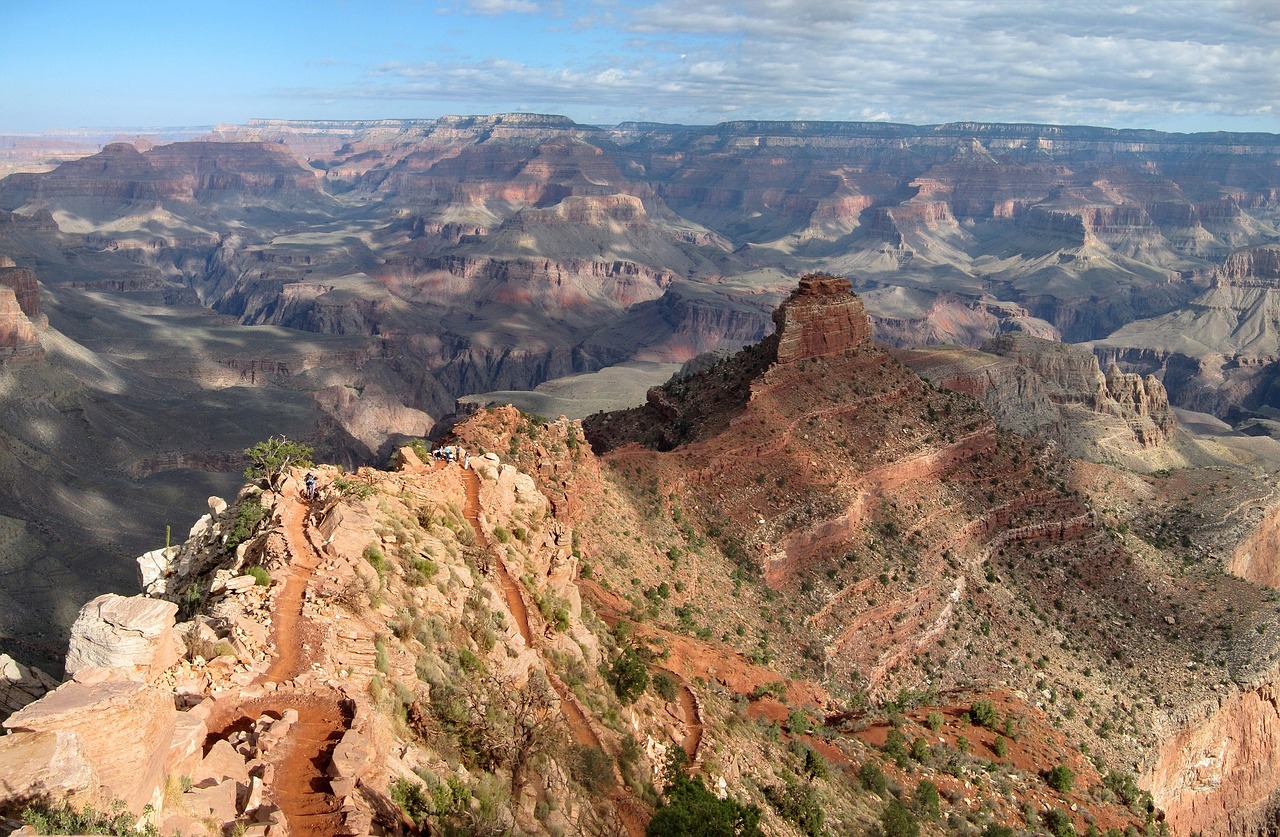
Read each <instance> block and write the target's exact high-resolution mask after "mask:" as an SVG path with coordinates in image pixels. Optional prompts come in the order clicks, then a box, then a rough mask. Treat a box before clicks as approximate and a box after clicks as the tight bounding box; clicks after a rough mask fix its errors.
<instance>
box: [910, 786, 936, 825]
mask: <svg viewBox="0 0 1280 837" xmlns="http://www.w3.org/2000/svg"><path fill="white" fill-rule="evenodd" d="M915 801H916V807H917V808H919V809H920V813H922V814H924V815H925V816H926V817H928V818H929V819H931V820H936V819H938V817H940V816H941V815H942V798H941V797H940V796H939V795H938V786H937V785H935V784H934V783H933V782H930V781H929V780H928V779H921V780H920V784H918V785H916V793H915Z"/></svg>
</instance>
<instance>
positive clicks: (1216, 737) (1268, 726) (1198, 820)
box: [1143, 677, 1280, 835]
mask: <svg viewBox="0 0 1280 837" xmlns="http://www.w3.org/2000/svg"><path fill="white" fill-rule="evenodd" d="M1278 701H1280V691H1278V690H1277V684H1276V683H1275V682H1274V677H1273V679H1272V680H1271V681H1269V682H1266V683H1264V684H1262V685H1260V686H1256V687H1254V688H1248V689H1243V690H1239V689H1230V690H1228V692H1227V694H1226V695H1224V696H1222V697H1221V698H1220V699H1219V700H1218V702H1217V705H1216V706H1210V707H1208V708H1207V710H1206V714H1207V715H1208V717H1207V719H1206V720H1204V721H1203V722H1198V723H1196V722H1193V723H1190V724H1188V725H1187V726H1185V727H1183V728H1181V729H1177V728H1175V729H1171V730H1168V731H1167V735H1168V738H1167V739H1166V741H1165V743H1164V744H1163V745H1162V747H1161V748H1160V751H1159V756H1158V758H1157V760H1156V761H1155V763H1154V764H1153V765H1152V766H1151V768H1150V769H1149V770H1148V771H1147V772H1146V774H1145V775H1144V776H1143V787H1147V788H1149V789H1150V790H1151V795H1152V798H1153V799H1154V801H1155V803H1156V804H1157V805H1158V806H1160V808H1162V809H1163V810H1164V812H1165V815H1166V818H1167V821H1168V823H1169V826H1170V828H1171V830H1172V832H1173V833H1174V834H1195V833H1199V834H1205V835H1225V834H1257V833H1262V832H1264V831H1265V830H1266V829H1267V828H1268V827H1269V825H1268V824H1269V823H1272V822H1274V820H1275V817H1276V815H1277V813H1278V812H1280V796H1278V795H1277V791H1276V783H1275V776H1276V773H1277V771H1280V711H1277V702H1278Z"/></svg>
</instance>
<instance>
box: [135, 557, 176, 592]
mask: <svg viewBox="0 0 1280 837" xmlns="http://www.w3.org/2000/svg"><path fill="white" fill-rule="evenodd" d="M177 554H178V548H177V547H176V546H171V547H168V548H161V549H153V550H151V551H150V552H144V553H142V554H141V555H139V556H138V557H137V559H136V561H137V564H138V587H139V588H141V589H142V591H143V592H145V593H147V594H148V595H153V596H157V595H160V594H162V593H164V592H165V591H166V590H167V588H168V578H169V576H171V575H173V564H174V559H175V558H176V557H177Z"/></svg>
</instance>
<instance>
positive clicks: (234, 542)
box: [223, 499, 267, 553]
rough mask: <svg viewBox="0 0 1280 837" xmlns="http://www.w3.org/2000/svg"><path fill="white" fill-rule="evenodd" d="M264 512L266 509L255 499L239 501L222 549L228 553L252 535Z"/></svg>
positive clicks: (264, 514)
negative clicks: (233, 520)
mask: <svg viewBox="0 0 1280 837" xmlns="http://www.w3.org/2000/svg"><path fill="white" fill-rule="evenodd" d="M266 513H267V510H266V509H265V508H263V507H262V504H261V503H259V502H258V501H257V500H253V499H249V500H245V501H244V502H243V503H241V504H240V505H239V507H237V508H236V519H235V522H234V523H233V524H231V531H230V532H229V533H227V545H226V546H225V547H223V549H224V550H225V551H226V552H228V553H231V552H235V550H236V547H237V546H239V545H240V544H242V543H244V542H245V541H247V540H249V538H251V537H253V533H254V531H255V530H256V529H257V528H258V524H259V523H261V522H262V518H263V517H264V516H266Z"/></svg>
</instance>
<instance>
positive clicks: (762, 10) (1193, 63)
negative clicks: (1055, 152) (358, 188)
mask: <svg viewBox="0 0 1280 837" xmlns="http://www.w3.org/2000/svg"><path fill="white" fill-rule="evenodd" d="M470 7H471V8H472V9H473V10H474V11H476V12H484V13H492V14H497V13H500V12H510V11H532V10H534V9H536V4H535V3H533V2H532V1H531V0H470ZM1273 7H1274V4H1272V3H1269V2H1262V0H1216V2H1202V0H1167V2H1164V3H1161V4H1158V5H1157V4H1152V5H1150V6H1147V5H1143V6H1126V7H1124V8H1121V9H1114V8H1112V7H1111V6H1110V5H1109V4H1108V3H1107V2H1100V0H1077V2H1073V3H1071V4H1062V3H1060V2H1057V0H1030V1H1028V2H1018V3H1011V2H1003V0H902V2H896V3H884V2H875V3H870V2H868V3H864V2H839V1H838V0H836V1H835V2H833V0H741V1H740V2H727V1H725V0H721V1H720V2H711V3H704V4H698V5H697V6H696V7H695V6H693V4H689V3H686V2H683V0H657V1H656V2H650V3H641V4H639V5H636V6H634V7H625V6H621V5H607V6H595V7H593V8H591V9H590V10H589V11H588V12H586V13H583V14H581V15H580V16H579V17H578V18H577V21H578V26H579V29H580V30H581V31H582V32H583V37H584V38H586V37H588V36H589V37H591V38H594V39H595V40H596V41H598V42H600V43H603V44H606V46H605V47H603V48H602V49H601V51H600V52H599V53H598V54H596V55H593V54H591V53H588V52H585V51H584V52H583V53H581V54H566V55H564V56H561V57H559V59H558V60H559V61H560V62H561V64H560V66H554V67H549V66H538V65H535V64H534V63H531V62H530V61H527V60H522V58H521V56H518V55H511V56H506V57H504V58H503V59H502V60H498V59H492V58H491V59H488V60H477V61H472V62H470V63H467V64H449V63H447V62H445V61H441V60H437V61H435V62H432V63H429V64H419V65H404V66H386V67H382V68H380V69H379V70H378V71H376V73H375V74H374V75H373V77H372V79H371V84H370V86H368V87H366V88H362V89H359V90H352V91H348V93H349V94H350V95H354V96H361V97H369V98H380V99H397V98H403V99H415V98H422V99H429V100H431V101H451V100H452V101H458V102H464V101H465V102H467V103H469V109H470V110H472V111H474V110H475V109H476V108H477V107H481V106H491V107H494V108H502V107H504V106H507V107H509V106H510V103H511V102H514V101H519V102H522V103H535V106H536V107H538V108H540V109H550V110H555V111H558V112H566V113H569V114H570V115H573V116H575V118H581V119H583V120H584V121H597V122H599V121H611V120H618V119H629V118H634V116H635V115H636V114H637V113H638V112H641V111H643V112H644V113H646V114H649V116H650V118H663V119H670V120H679V121H688V122H705V121H714V120H716V119H718V118H721V116H722V115H723V114H724V113H726V112H727V111H731V112H734V113H736V114H738V116H739V117H741V118H765V119H786V118H797V117H800V116H801V115H804V116H805V117H806V118H822V119H889V118H892V119H893V120H895V121H906V122H917V123H933V122H943V121H956V120H965V119H977V120H989V121H1033V122H1059V123H1064V122H1085V123H1095V124H1120V125H1122V126H1129V127H1144V126H1145V127H1157V128H1175V129H1176V128H1177V127H1178V126H1188V127H1187V128H1185V129H1188V130H1191V129H1195V130H1205V129H1212V127H1213V123H1215V120H1216V122H1217V123H1224V122H1225V123H1229V124H1250V125H1255V126H1257V125H1259V124H1261V125H1262V126H1264V127H1262V128H1261V129H1263V130H1278V129H1280V125H1278V124H1277V122H1276V119H1275V115H1274V111H1273V109H1272V104H1271V103H1273V102H1275V101H1276V100H1277V99H1280V74H1278V73H1276V72H1275V71H1274V62H1275V43H1276V41H1275V36H1276V34H1277V31H1280V12H1276V11H1274V8H1273ZM566 8H567V7H566ZM602 8H603V11H601V9H602ZM562 11H564V10H563V9H562ZM564 13H565V14H570V15H571V13H570V12H568V11H564ZM610 42H612V43H613V44H615V47H614V48H613V49H612V51H608V52H607V54H606V50H607V49H608V47H607V44H608V43H610ZM622 44H625V45H626V46H625V47H624V46H622ZM544 63H545V62H544ZM553 63H554V62H553ZM1197 120H1198V122H1197ZM1233 120H1234V121H1233ZM1201 123H1202V124H1201Z"/></svg>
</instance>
